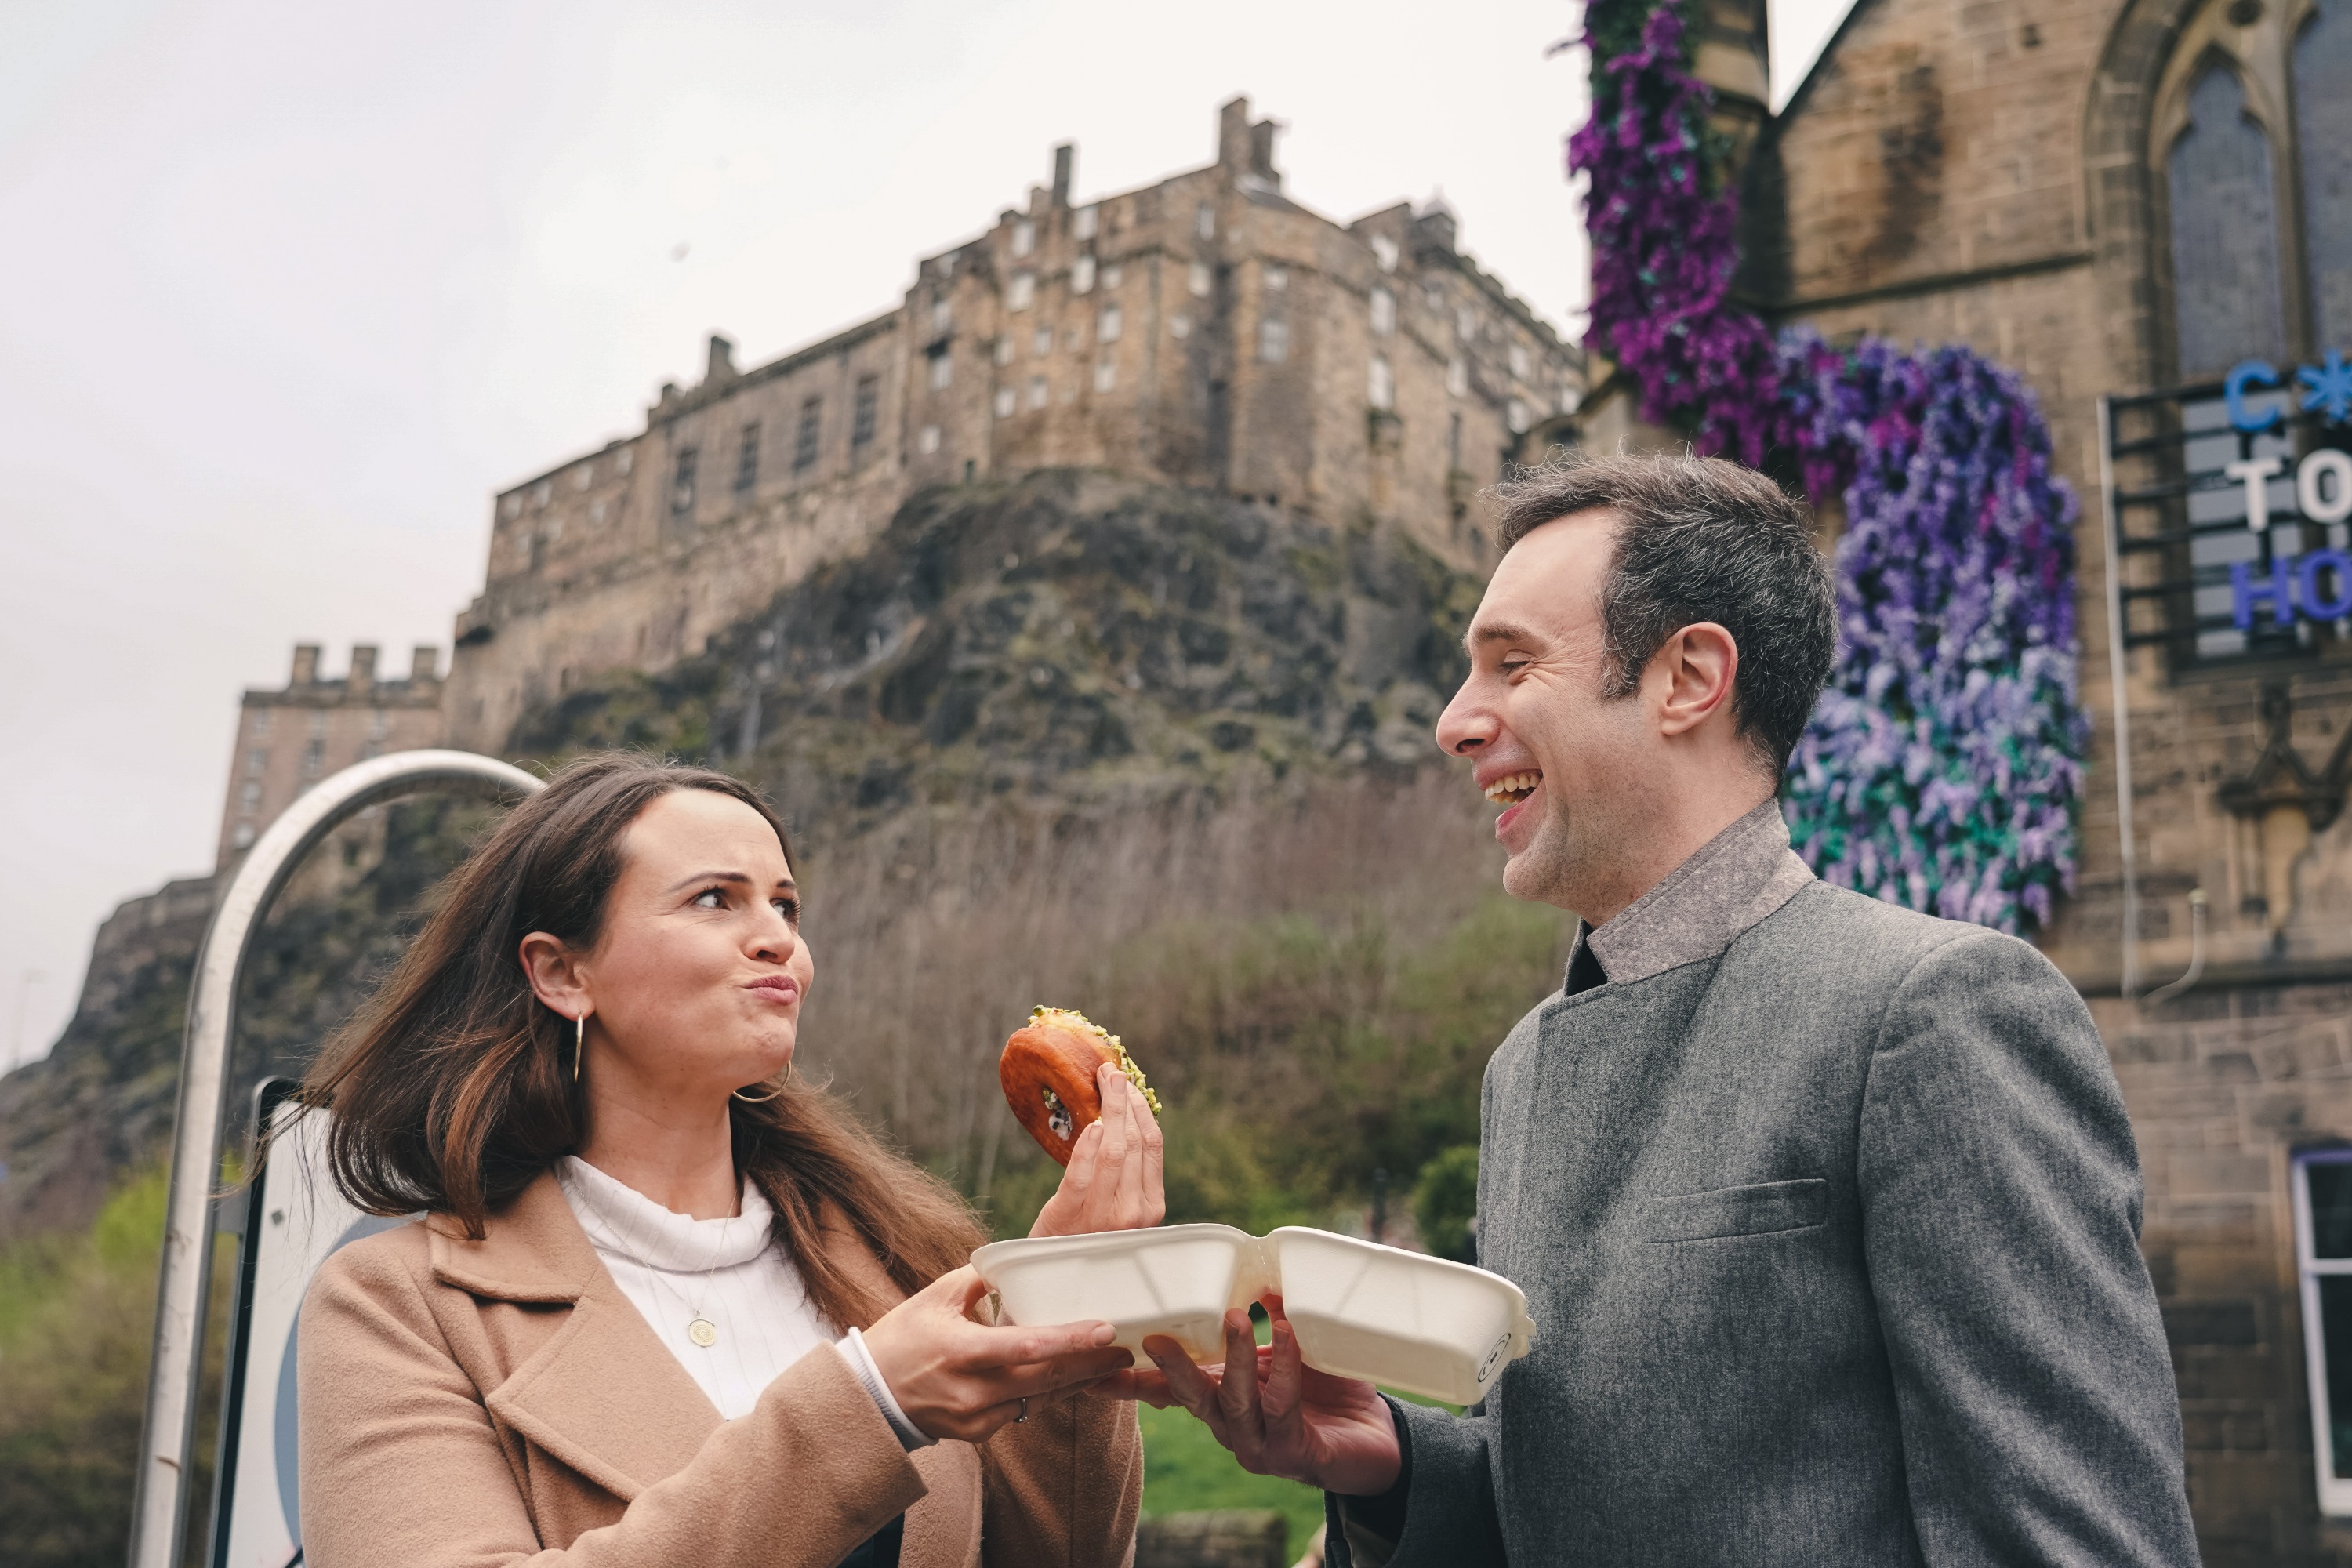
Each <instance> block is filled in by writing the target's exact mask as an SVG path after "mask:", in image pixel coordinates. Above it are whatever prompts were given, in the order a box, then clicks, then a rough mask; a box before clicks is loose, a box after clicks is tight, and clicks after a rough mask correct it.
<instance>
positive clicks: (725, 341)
mask: <svg viewBox="0 0 2352 1568" xmlns="http://www.w3.org/2000/svg"><path fill="white" fill-rule="evenodd" d="M702 379H703V380H704V381H706V382H713V381H732V380H734V379H735V340H734V339H732V338H730V337H726V336H723V335H722V334H720V333H718V332H713V333H711V334H710V359H709V363H707V364H705V365H704V366H703V371H702Z"/></svg>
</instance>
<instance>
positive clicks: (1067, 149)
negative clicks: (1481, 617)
mask: <svg viewBox="0 0 2352 1568" xmlns="http://www.w3.org/2000/svg"><path fill="white" fill-rule="evenodd" d="M1077 158H1078V149H1077V144H1076V142H1063V143H1062V144H1061V145H1060V146H1058V147H1056V148H1055V149H1054V205H1055V206H1057V207H1066V206H1068V205H1070V167H1071V165H1072V164H1074V163H1076V162H1077Z"/></svg>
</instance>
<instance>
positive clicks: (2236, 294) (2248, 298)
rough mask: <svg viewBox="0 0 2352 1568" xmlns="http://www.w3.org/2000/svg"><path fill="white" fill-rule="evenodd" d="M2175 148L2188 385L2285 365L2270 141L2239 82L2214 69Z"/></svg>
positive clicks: (2175, 223) (2182, 362)
mask: <svg viewBox="0 0 2352 1568" xmlns="http://www.w3.org/2000/svg"><path fill="white" fill-rule="evenodd" d="M2188 111H2189V113H2188V124H2187V126H2186V128H2184V129H2183V130H2182V131H2181V132H2180V136H2179V140H2178V141H2176V142H2173V144H2172V155H2171V157H2170V158H2169V159H2168V166H2167V169H2166V184H2167V186H2168V195H2169V196H2170V197H2171V201H2170V204H2169V205H2170V206H2171V208H2172V311H2173V322H2174V333H2175V342H2176V343H2177V345H2178V349H2177V352H2178V353H2179V368H2180V374H2181V379H2182V380H2184V381H2186V380H2203V379H2205V378H2207V377H2209V376H2218V375H2220V374H2221V373H2222V372H2223V371H2225V370H2227V369H2229V368H2230V366H2231V365H2233V364H2235V363H2237V362H2238V361H2240V360H2242V359H2245V358H2247V357H2249V356H2250V355H2254V356H2260V357H2262V358H2265V359H2282V358H2284V357H2285V353H2286V319H2285V313H2284V310H2282V308H2281V304H2280V280H2279V244H2278V205H2277V190H2276V185H2277V180H2276V175H2275V174H2274V173H2273V168H2272V163H2271V148H2270V139H2269V138H2268V137H2267V136H2266V135H2265V134H2264V133H2263V128H2262V125H2261V123H2260V122H2259V121H2256V120H2254V119H2253V118H2252V117H2251V116H2250V115H2248V114H2247V112H2246V95H2245V89H2244V88H2243V86H2242V84H2241V83H2240V82H2239V79H2238V76H2237V73H2236V72H2235V71H2234V70H2232V69H2231V68H2230V67H2228V66H2227V65H2225V64H2223V63H2222V62H2221V61H2220V60H2209V61H2207V62H2205V64H2204V65H2203V67H2202V68H2200V71H2199V73H2198V76H2197V79H2196V85H2195V86H2194V87H2192V88H2191V89H2189V101H2188Z"/></svg>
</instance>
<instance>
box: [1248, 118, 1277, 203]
mask: <svg viewBox="0 0 2352 1568" xmlns="http://www.w3.org/2000/svg"><path fill="white" fill-rule="evenodd" d="M1280 129H1281V127H1280V126H1278V125H1276V123H1275V122H1274V121H1271V120H1261V121H1258V122H1257V123H1256V124H1255V125H1253V126H1251V127H1250V173H1251V174H1255V175H1256V176H1257V177H1258V178H1259V179H1261V180H1264V181H1265V183H1266V184H1269V185H1274V186H1277V187H1278V186H1280V185H1281V184H1282V171H1281V170H1279V169H1276V167H1275V166H1274V133H1275V132H1276V131H1278V130H1280Z"/></svg>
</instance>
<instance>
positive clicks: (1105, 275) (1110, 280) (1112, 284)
mask: <svg viewBox="0 0 2352 1568" xmlns="http://www.w3.org/2000/svg"><path fill="white" fill-rule="evenodd" d="M1126 276H1127V274H1126V273H1124V272H1122V271H1120V270H1119V267H1118V263H1117V262H1113V263H1111V264H1110V265H1109V266H1108V267H1106V268H1103V269H1102V286H1103V287H1104V288H1106V289H1116V288H1118V280H1119V279H1122V278H1124V277H1126Z"/></svg>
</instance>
